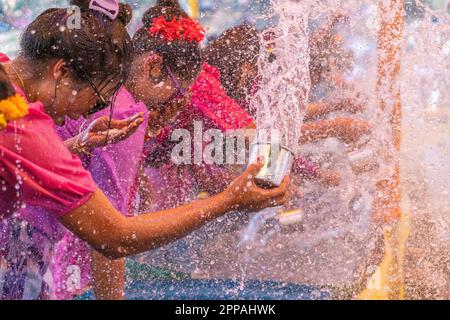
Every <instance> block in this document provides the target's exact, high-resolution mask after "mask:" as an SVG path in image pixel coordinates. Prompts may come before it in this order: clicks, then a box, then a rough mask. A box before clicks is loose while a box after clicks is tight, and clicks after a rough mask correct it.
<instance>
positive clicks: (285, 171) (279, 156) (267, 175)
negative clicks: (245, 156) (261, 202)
mask: <svg viewBox="0 0 450 320" xmlns="http://www.w3.org/2000/svg"><path fill="white" fill-rule="evenodd" d="M261 157H263V158H264V166H263V168H262V169H261V171H260V172H259V173H258V174H257V176H256V177H255V181H256V183H258V184H259V185H261V186H264V187H268V188H276V187H279V186H280V185H281V183H282V182H283V179H284V178H285V177H286V176H287V175H289V174H290V173H291V168H292V165H293V163H294V153H293V152H292V151H291V150H289V149H288V148H286V147H285V146H283V145H281V144H280V143H277V142H271V143H269V142H254V143H253V144H252V145H251V146H250V155H249V165H251V164H253V163H256V162H257V161H258V159H259V158H261Z"/></svg>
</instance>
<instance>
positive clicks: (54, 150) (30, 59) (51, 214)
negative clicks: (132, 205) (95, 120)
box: [0, 0, 288, 299]
mask: <svg viewBox="0 0 450 320" xmlns="http://www.w3.org/2000/svg"><path fill="white" fill-rule="evenodd" d="M94 2H96V3H97V5H98V4H100V5H101V3H102V2H103V1H100V0H97V1H94ZM77 4H79V5H81V9H82V10H81V28H79V29H67V28H66V22H67V19H68V18H69V17H71V13H69V12H68V11H67V10H66V9H49V10H47V11H45V12H44V13H43V14H41V15H40V16H39V17H38V18H37V19H36V20H35V21H34V22H33V23H32V24H31V25H30V26H29V27H28V28H27V30H26V31H25V33H24V36H23V38H22V48H21V49H22V50H21V54H20V56H19V57H18V58H17V59H15V60H14V61H12V62H10V63H7V64H4V67H5V68H6V70H7V72H8V74H9V75H10V79H11V80H12V82H13V84H14V86H15V89H16V91H17V92H18V93H19V94H21V95H22V96H23V97H25V98H26V99H27V102H28V105H29V114H28V115H27V116H26V117H24V118H22V119H19V120H17V121H14V122H10V123H8V124H7V127H6V128H5V129H4V130H2V131H1V132H0V155H1V156H0V184H1V185H2V188H1V189H0V192H1V193H2V196H1V197H0V213H1V215H2V217H4V218H6V217H10V219H16V218H17V217H16V216H13V214H14V213H15V212H17V211H18V209H20V208H22V207H23V204H24V203H25V204H26V205H27V206H33V207H36V208H40V209H41V210H42V211H41V212H40V214H35V215H34V216H33V217H32V218H33V219H35V221H36V223H35V225H38V226H39V227H41V228H49V230H52V229H53V228H54V227H57V226H58V223H55V221H58V222H59V223H61V224H62V225H64V226H65V227H66V228H67V229H69V230H70V231H72V232H73V233H74V234H75V235H76V236H77V237H79V238H80V239H82V240H84V241H86V242H87V243H89V244H90V245H91V246H92V247H93V248H94V249H95V250H97V251H98V252H99V253H101V254H103V255H105V256H107V257H109V258H111V259H117V258H122V257H124V256H128V255H133V254H136V253H140V252H143V251H146V250H150V249H152V248H155V247H158V246H161V245H163V244H165V243H168V242H170V241H173V240H174V239H177V238H179V237H182V236H184V235H185V234H187V233H189V232H190V231H192V230H194V229H196V228H198V227H200V226H201V225H203V224H205V223H206V222H208V221H210V220H212V219H215V218H217V217H219V216H221V215H223V214H225V213H226V212H228V211H230V210H233V209H240V210H243V211H246V210H258V209H260V208H264V207H267V206H270V205H277V204H279V203H283V201H284V197H285V193H286V189H287V184H288V179H287V180H286V181H285V183H284V184H283V186H282V187H281V188H278V189H273V190H263V189H260V188H258V187H257V186H256V184H255V183H254V182H253V176H254V175H255V173H256V172H257V171H258V170H259V169H260V167H261V164H254V165H252V166H251V167H250V168H249V169H248V170H247V171H246V172H245V173H244V174H243V175H242V176H240V177H239V178H238V179H236V180H235V181H234V182H233V183H232V185H231V186H230V187H229V188H228V189H227V190H226V191H225V192H223V193H221V194H219V195H217V196H215V197H212V198H209V199H205V200H202V201H198V202H195V203H191V204H188V205H186V206H183V207H180V208H177V209H172V210H166V211H163V212H154V213H149V214H143V215H140V216H138V217H131V218H126V217H124V216H123V215H122V214H120V213H119V212H118V211H117V210H116V209H115V208H114V207H113V205H112V204H111V203H110V202H109V200H108V199H107V198H106V197H105V195H104V194H103V192H102V191H101V190H100V189H99V188H98V187H97V185H96V184H95V183H94V181H93V180H92V177H91V175H90V174H89V173H88V172H87V171H86V170H85V169H84V168H83V167H82V165H81V162H80V160H79V158H78V157H76V156H74V155H72V154H71V153H70V152H69V151H68V150H67V149H66V148H65V146H64V145H63V143H62V142H61V140H60V138H59V137H58V136H57V135H56V133H55V131H54V129H53V124H54V123H57V124H63V123H64V120H65V116H68V117H70V118H74V119H76V118H78V117H80V116H82V115H86V114H90V113H92V112H94V111H98V110H99V109H102V108H104V107H105V105H106V106H107V105H109V103H108V101H109V99H110V98H111V96H113V95H114V94H115V92H116V91H117V89H118V88H119V87H120V86H121V85H122V84H123V82H124V81H125V79H127V76H128V70H129V68H128V67H129V63H128V62H129V61H130V59H129V58H130V56H129V55H130V53H131V51H132V48H131V47H130V45H129V38H128V35H127V33H126V30H125V26H124V24H123V23H122V22H121V20H118V18H117V15H118V14H119V10H118V7H117V8H116V10H109V9H108V8H107V7H104V8H103V9H108V10H107V11H108V14H105V13H104V12H103V11H102V10H100V8H98V7H95V6H93V5H92V1H91V3H90V5H89V6H88V5H87V4H85V2H82V3H78V1H77ZM89 7H91V8H89ZM119 16H120V15H119ZM158 35H159V33H158ZM158 60H159V59H153V60H152V61H153V62H157V61H158ZM152 66H155V65H154V64H152ZM157 66H158V64H156V66H155V67H153V68H151V69H150V71H151V72H150V73H149V74H148V75H149V77H151V79H152V80H154V79H153V77H154V78H155V79H156V78H157V77H160V78H161V76H162V75H163V74H164V75H166V76H171V75H170V74H171V73H170V72H169V70H167V73H165V72H164V71H165V70H164V69H163V68H157ZM158 69H159V70H160V71H161V72H157V71H158ZM174 69H175V68H174ZM177 70H178V69H177ZM170 71H172V70H170ZM172 73H175V74H176V71H175V70H173V71H172ZM174 79H175V80H177V81H181V79H177V78H176V76H175V77H174ZM175 80H174V81H173V83H174V84H173V87H171V86H170V85H169V87H165V88H164V90H165V92H164V93H165V94H167V95H170V96H172V95H173V92H178V91H180V90H178V89H177V88H178V86H175ZM174 87H175V88H174ZM179 87H180V88H182V86H181V85H180V86H179ZM141 122H142V119H138V120H136V119H133V120H132V121H119V122H118V124H117V123H116V124H114V122H113V123H112V126H113V128H114V126H115V127H117V129H118V130H119V131H120V130H122V129H124V130H125V132H126V133H128V132H129V131H133V130H135V129H136V128H137V126H139V124H140V123H141ZM100 127H101V126H98V127H97V129H99V130H100ZM130 127H131V129H129V128H130ZM107 129H108V128H107V126H104V127H103V129H102V130H103V131H107ZM99 132H102V131H99ZM88 136H89V134H88ZM2 228H3V229H2V231H1V244H2V245H1V247H0V250H1V255H0V266H1V268H0V272H1V278H2V279H3V281H2V287H1V288H0V294H1V296H2V298H4V299H20V298H27V299H36V298H41V299H42V298H46V297H48V292H49V291H48V290H49V288H48V286H49V282H47V281H46V280H47V279H46V277H44V275H45V274H46V272H47V269H48V261H49V260H50V259H49V257H50V256H51V255H52V247H46V248H40V250H35V249H36V247H35V244H39V243H48V239H44V237H45V234H43V233H37V232H35V228H33V226H31V224H19V223H15V224H14V223H13V224H6V225H3V226H2ZM50 232H51V231H50ZM26 239H28V240H26ZM18 240H20V241H19V242H18V243H20V245H21V246H14V243H15V241H18ZM21 253H26V254H25V255H23V254H21ZM36 261H39V263H37V264H36V263H34V262H36ZM27 262H30V263H29V264H28V263H27ZM24 269H27V270H24Z"/></svg>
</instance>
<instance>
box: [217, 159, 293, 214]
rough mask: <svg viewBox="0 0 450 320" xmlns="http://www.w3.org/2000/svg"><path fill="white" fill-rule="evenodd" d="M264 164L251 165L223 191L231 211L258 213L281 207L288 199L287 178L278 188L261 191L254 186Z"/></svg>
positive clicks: (259, 162) (288, 182) (260, 162)
mask: <svg viewBox="0 0 450 320" xmlns="http://www.w3.org/2000/svg"><path fill="white" fill-rule="evenodd" d="M263 165H264V162H262V161H258V163H255V164H253V165H251V166H250V167H249V168H248V169H247V170H246V171H245V172H244V173H243V174H242V175H240V176H239V177H238V178H237V179H236V180H234V182H233V183H232V184H231V185H230V186H229V187H228V188H227V190H225V194H226V196H227V197H228V199H229V201H230V203H231V204H232V207H231V208H230V209H232V210H244V211H258V210H262V209H265V208H268V207H277V206H280V205H283V204H284V203H285V202H286V200H287V198H288V188H289V184H290V179H289V177H286V178H285V179H284V180H283V183H282V184H281V186H280V187H279V188H275V189H269V190H267V189H262V188H260V187H258V186H257V185H256V182H255V177H256V175H257V174H258V172H259V171H260V170H261V168H262V167H263Z"/></svg>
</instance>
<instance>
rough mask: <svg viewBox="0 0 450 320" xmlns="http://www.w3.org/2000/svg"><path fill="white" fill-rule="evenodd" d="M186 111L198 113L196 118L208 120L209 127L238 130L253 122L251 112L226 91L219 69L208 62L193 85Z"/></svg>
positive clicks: (207, 125) (206, 125)
mask: <svg viewBox="0 0 450 320" xmlns="http://www.w3.org/2000/svg"><path fill="white" fill-rule="evenodd" d="M186 112H187V113H189V114H192V113H194V114H196V115H197V117H195V118H196V119H194V120H200V121H204V122H206V124H205V127H207V129H209V127H212V128H217V129H220V130H223V131H225V130H236V129H243V128H245V127H247V126H249V125H251V124H252V123H253V119H252V117H251V116H250V114H248V112H247V111H245V110H244V109H243V108H241V106H240V105H239V104H238V103H237V102H236V100H234V99H232V98H230V97H229V96H228V94H227V93H226V91H225V89H224V88H223V86H222V82H221V80H220V72H219V70H218V69H217V68H215V67H213V66H210V65H208V64H206V63H205V64H204V65H203V69H202V72H201V73H200V75H199V77H198V78H197V81H196V82H195V83H194V85H193V86H192V100H191V104H190V106H189V108H188V110H186Z"/></svg>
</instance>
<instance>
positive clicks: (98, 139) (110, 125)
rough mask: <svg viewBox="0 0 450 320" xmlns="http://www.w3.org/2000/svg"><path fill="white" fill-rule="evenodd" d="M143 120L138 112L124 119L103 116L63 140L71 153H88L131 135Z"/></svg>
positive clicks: (142, 116) (141, 114)
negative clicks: (75, 134)
mask: <svg viewBox="0 0 450 320" xmlns="http://www.w3.org/2000/svg"><path fill="white" fill-rule="evenodd" d="M143 122H144V114H143V113H138V114H136V115H134V116H133V117H131V118H128V119H125V120H111V122H110V120H109V117H107V116H103V117H100V118H98V119H96V120H94V121H93V122H92V123H91V124H90V125H89V127H88V128H87V129H86V130H85V131H83V132H82V133H80V134H79V135H77V136H75V137H74V138H72V139H70V140H68V141H66V142H65V144H66V146H68V147H69V149H70V150H71V152H72V153H75V154H90V153H91V152H92V151H93V150H94V149H96V148H98V147H102V146H105V145H109V144H116V143H119V142H121V141H123V140H126V139H127V138H129V137H130V136H131V135H133V134H134V133H135V132H136V130H137V129H138V128H139V126H140V125H141V124H142V123H143Z"/></svg>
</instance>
